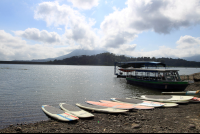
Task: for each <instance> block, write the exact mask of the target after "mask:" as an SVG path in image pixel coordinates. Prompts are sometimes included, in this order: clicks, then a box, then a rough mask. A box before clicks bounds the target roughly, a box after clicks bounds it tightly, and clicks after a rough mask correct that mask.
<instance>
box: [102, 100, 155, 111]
mask: <svg viewBox="0 0 200 134" xmlns="http://www.w3.org/2000/svg"><path fill="white" fill-rule="evenodd" d="M100 102H102V103H108V104H115V105H122V106H130V107H133V108H134V109H154V107H148V106H141V105H137V104H130V103H123V102H113V101H106V100H100Z"/></svg>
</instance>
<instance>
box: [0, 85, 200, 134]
mask: <svg viewBox="0 0 200 134" xmlns="http://www.w3.org/2000/svg"><path fill="white" fill-rule="evenodd" d="M197 90H200V82H195V83H192V84H190V85H189V86H188V87H187V88H186V90H185V91H197ZM90 112H92V111H90ZM92 113H93V114H94V115H95V117H93V118H90V119H79V120H77V121H73V122H60V121H57V120H54V119H50V118H49V120H48V121H41V122H37V123H30V124H17V125H12V124H11V125H10V126H9V127H7V128H4V129H1V130H0V133H200V103H188V104H180V105H179V106H178V107H174V108H155V109H153V110H136V111H129V112H126V113H124V114H107V113H98V112H92Z"/></svg>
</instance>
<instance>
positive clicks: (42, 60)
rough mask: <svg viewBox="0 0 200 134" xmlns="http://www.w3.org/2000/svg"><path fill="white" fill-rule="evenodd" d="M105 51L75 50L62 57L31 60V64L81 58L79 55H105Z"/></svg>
mask: <svg viewBox="0 0 200 134" xmlns="http://www.w3.org/2000/svg"><path fill="white" fill-rule="evenodd" d="M105 52H107V51H105V50H84V49H77V50H74V51H72V52H71V53H69V54H66V55H63V56H59V57H56V58H48V59H38V60H31V61H32V62H47V61H54V60H63V59H65V58H70V57H73V56H81V55H88V56H90V55H96V54H100V53H105Z"/></svg>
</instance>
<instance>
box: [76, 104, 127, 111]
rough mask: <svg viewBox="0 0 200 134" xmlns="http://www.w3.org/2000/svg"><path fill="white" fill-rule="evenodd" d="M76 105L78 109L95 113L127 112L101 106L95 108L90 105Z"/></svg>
mask: <svg viewBox="0 0 200 134" xmlns="http://www.w3.org/2000/svg"><path fill="white" fill-rule="evenodd" d="M76 105H77V106H78V107H80V108H83V109H87V110H93V111H97V112H105V113H125V112H127V111H128V110H122V109H116V108H109V107H103V106H96V105H90V104H80V103H76Z"/></svg>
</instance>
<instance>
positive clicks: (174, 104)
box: [126, 98, 178, 107]
mask: <svg viewBox="0 0 200 134" xmlns="http://www.w3.org/2000/svg"><path fill="white" fill-rule="evenodd" d="M126 99H131V100H132V99H135V98H126ZM136 100H139V99H136ZM127 101H128V100H127ZM140 101H143V102H145V103H153V104H156V103H157V104H162V105H163V106H161V107H177V106H178V104H177V103H166V102H165V103H163V102H162V103H161V102H154V101H146V100H140Z"/></svg>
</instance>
